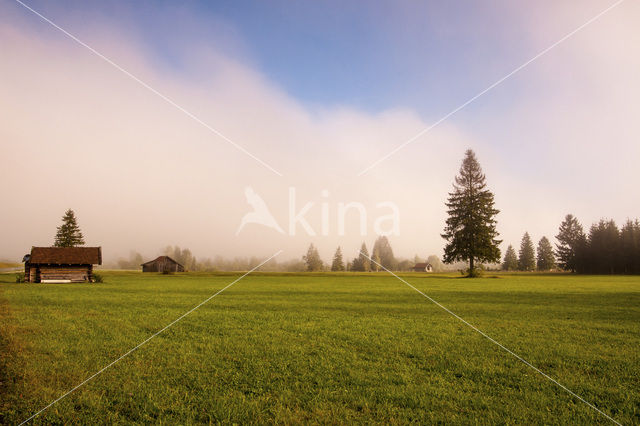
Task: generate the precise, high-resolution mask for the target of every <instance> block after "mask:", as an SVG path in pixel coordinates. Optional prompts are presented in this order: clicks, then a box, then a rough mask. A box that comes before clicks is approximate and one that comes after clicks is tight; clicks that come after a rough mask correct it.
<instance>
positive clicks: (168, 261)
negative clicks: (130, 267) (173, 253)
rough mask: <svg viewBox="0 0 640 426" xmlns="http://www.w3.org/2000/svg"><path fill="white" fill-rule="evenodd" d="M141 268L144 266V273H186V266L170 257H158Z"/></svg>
mask: <svg viewBox="0 0 640 426" xmlns="http://www.w3.org/2000/svg"><path fill="white" fill-rule="evenodd" d="M140 266H142V272H184V266H182V265H181V264H179V263H178V262H176V261H175V260H173V259H172V258H170V257H169V256H158V257H157V258H155V259H153V260H150V261H149V262H147V263H143V264H142V265H140Z"/></svg>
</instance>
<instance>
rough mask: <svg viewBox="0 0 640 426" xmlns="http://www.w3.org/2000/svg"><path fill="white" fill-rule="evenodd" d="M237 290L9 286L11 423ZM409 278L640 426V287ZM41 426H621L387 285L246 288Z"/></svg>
mask: <svg viewBox="0 0 640 426" xmlns="http://www.w3.org/2000/svg"><path fill="white" fill-rule="evenodd" d="M237 276H238V275H237V274H236V275H234V274H217V275H190V274H187V275H169V276H167V275H164V276H163V275H155V274H148V275H147V274H145V275H142V274H139V273H105V274H104V277H105V283H103V284H86V285H85V284H55V285H41V284H15V283H13V281H14V277H13V275H0V320H1V324H2V326H1V328H0V339H1V340H0V351H2V354H1V355H2V356H1V357H0V381H2V384H1V385H0V392H1V393H2V394H0V422H3V423H9V424H14V423H19V422H21V421H23V420H25V419H26V418H28V417H29V416H30V415H32V414H33V413H35V412H36V411H38V410H39V409H41V408H43V407H44V406H45V405H47V404H48V403H49V402H51V401H52V400H54V399H56V398H58V397H59V396H61V395H62V394H63V393H65V392H66V391H67V390H69V389H71V388H73V387H74V386H75V385H77V384H79V383H81V382H82V381H83V380H85V379H86V378H87V377H89V376H91V375H92V374H93V373H95V372H97V371H98V370H100V369H101V368H102V367H104V366H105V365H107V364H109V363H110V362H111V361H113V360H115V359H117V358H118V357H120V356H121V355H122V354H123V353H125V352H127V351H128V350H129V349H130V348H132V347H134V346H135V345H137V344H138V343H140V342H141V341H143V340H144V339H146V338H147V337H149V336H150V335H152V334H153V333H155V332H156V331H158V330H160V329H161V328H162V327H163V326H164V325H166V324H168V323H169V322H171V321H172V320H174V319H175V318H177V317H179V316H180V315H181V314H183V313H184V312H186V311H188V310H189V309H191V308H192V307H194V306H195V305H197V304H198V303H200V302H201V301H202V300H204V299H206V298H207V297H209V296H210V295H212V294H213V293H215V292H216V291H218V290H220V289H222V288H223V287H224V286H226V285H227V284H228V283H230V282H232V281H233V280H234V279H235V278H236V277H237ZM403 277H405V279H407V281H409V282H410V283H411V284H413V285H414V286H416V287H417V288H419V289H420V290H422V291H424V292H425V293H426V294H428V295H430V296H432V297H433V298H435V299H436V300H437V301H439V302H440V303H442V304H443V305H445V306H447V307H448V308H450V309H451V310H452V311H453V312H455V313H457V314H458V315H460V316H461V317H463V318H465V319H466V320H468V321H469V322H470V323H472V324H474V325H475V326H477V327H478V328H480V329H481V330H483V331H485V332H486V333H487V334H489V335H490V336H492V337H493V338H495V339H496V340H497V341H499V342H500V343H502V344H504V345H505V346H506V347H508V348H510V349H511V350H513V351H514V352H516V353H517V354H519V355H521V356H522V357H523V358H525V359H526V360H528V361H530V362H531V363H532V364H534V365H535V366H538V367H539V368H540V369H542V370H543V371H544V372H546V373H547V374H549V375H550V376H552V377H554V378H556V379H557V380H558V381H559V382H560V383H562V384H564V385H565V386H567V387H568V388H569V389H571V390H572V391H574V392H576V393H577V394H578V395H580V396H582V397H584V398H585V399H586V400H587V401H589V402H591V403H593V404H594V405H596V406H597V407H598V408H600V409H601V410H602V411H604V412H605V413H607V414H608V415H610V416H612V417H613V418H615V419H616V420H617V421H619V422H621V423H623V424H633V423H635V424H638V423H640V277H609V276H606V277H584V276H578V277H576V276H567V275H504V276H500V277H499V278H493V279H492V278H483V279H460V278H458V277H454V276H451V277H446V276H440V277H437V276H425V275H411V274H407V275H403ZM33 422H34V423H37V424H50V423H88V424H103V423H104V424H106V423H120V424H125V423H126V424H129V423H149V422H152V423H165V424H175V423H180V424H189V423H217V422H222V423H268V422H277V423H346V422H359V423H371V422H373V423H408V422H416V423H435V422H444V423H474V424H475V423H481V424H494V423H498V424H505V423H509V424H513V423H520V424H567V423H573V424H576V423H603V424H606V423H610V422H609V421H608V420H607V419H606V418H605V417H604V416H602V415H600V414H598V413H597V412H596V411H595V410H594V409H592V408H590V407H588V406H587V405H586V404H584V403H583V402H581V401H579V400H577V399H576V398H574V397H571V396H570V395H569V394H567V393H566V392H565V391H563V390H562V389H560V388H559V387H558V386H556V385H555V384H553V383H551V382H550V381H548V380H547V379H545V378H544V377H542V376H541V375H540V374H538V373H536V372H535V371H533V370H532V369H530V368H529V367H527V366H526V365H524V364H523V363H522V362H520V361H518V360H517V359H515V358H514V357H513V356H511V355H509V354H508V353H506V352H505V351H504V350H502V349H500V348H499V347H497V346H496V345H494V344H492V343H491V342H490V341H489V340H487V339H486V338H484V337H483V336H481V335H480V334H478V333H477V332H475V331H473V330H472V329H470V328H469V327H468V326H466V325H464V324H463V323H461V322H460V321H458V320H457V319H455V318H454V317H452V316H451V315H450V314H448V313H446V312H445V311H443V310H442V309H440V308H439V307H437V306H436V305H434V304H433V303H431V302H429V301H428V300H427V299H425V298H424V297H423V296H421V295H420V294H418V293H417V292H415V291H414V290H412V289H410V288H409V287H407V286H406V285H405V284H403V283H402V282H400V281H399V280H397V279H396V278H394V277H391V276H388V275H383V274H375V275H373V274H372V275H366V274H363V275H350V274H344V275H331V274H318V275H304V274H301V275H286V274H284V275H283V274H281V275H277V274H256V275H250V276H247V277H246V278H244V279H243V280H241V281H239V282H238V283H237V284H235V285H234V286H232V287H231V288H229V289H227V290H226V291H225V292H223V293H221V294H220V295H219V296H217V297H216V298H214V299H212V300H210V301H209V302H208V303H207V304H205V305H203V306H202V307H201V308H199V309H198V310H196V311H194V312H193V313H192V314H191V315H189V316H188V317H186V318H185V319H183V320H182V321H180V322H179V323H177V324H175V325H174V326H173V327H171V328H170V329H168V330H167V331H165V332H163V333H162V334H160V335H158V337H156V338H154V339H153V340H151V341H149V343H147V344H146V345H144V346H142V347H141V348H140V349H139V350H137V351H135V352H133V353H132V354H131V355H129V356H128V357H126V358H124V359H123V360H121V361H120V362H118V363H117V364H115V365H114V366H113V367H111V368H109V369H108V370H106V371H104V373H102V374H101V375H99V376H97V377H95V378H94V379H93V380H92V381H90V382H89V383H87V384H86V385H84V386H82V387H81V388H79V389H78V390H77V391H75V392H74V393H72V394H71V395H69V396H68V397H66V398H64V399H63V400H61V401H60V402H59V403H57V404H56V405H54V406H52V407H51V408H49V409H47V410H46V411H45V412H43V413H42V414H41V415H40V416H38V417H36V418H35V419H34V420H33Z"/></svg>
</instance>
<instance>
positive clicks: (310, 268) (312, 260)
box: [302, 243, 323, 272]
mask: <svg viewBox="0 0 640 426" xmlns="http://www.w3.org/2000/svg"><path fill="white" fill-rule="evenodd" d="M302 260H304V262H305V263H306V265H307V272H316V271H322V267H323V264H322V259H320V254H319V253H318V249H316V248H315V246H314V245H313V243H312V244H311V245H310V246H309V249H308V250H307V254H306V255H305V256H302Z"/></svg>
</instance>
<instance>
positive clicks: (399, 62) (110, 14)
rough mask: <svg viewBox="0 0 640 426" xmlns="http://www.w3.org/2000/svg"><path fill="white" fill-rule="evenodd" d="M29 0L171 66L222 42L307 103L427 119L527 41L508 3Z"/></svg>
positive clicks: (71, 24) (503, 67)
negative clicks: (412, 113) (402, 111)
mask: <svg viewBox="0 0 640 426" xmlns="http://www.w3.org/2000/svg"><path fill="white" fill-rule="evenodd" d="M28 4H29V5H31V6H32V7H34V8H36V9H37V10H39V11H41V12H42V13H43V14H44V15H45V16H48V17H50V18H51V19H53V20H54V21H55V22H58V23H61V24H64V26H65V27H66V28H69V29H71V30H73V29H76V31H81V32H82V31H83V28H80V29H79V30H78V29H77V28H78V24H80V27H82V23H81V22H78V21H85V22H90V21H91V20H100V21H104V20H108V21H111V23H112V24H113V25H116V26H119V27H124V28H128V29H129V30H131V31H133V32H135V33H136V34H137V35H138V36H139V37H140V38H141V39H143V40H144V41H145V43H147V45H148V46H149V47H152V48H153V49H154V53H155V54H156V55H157V57H158V59H159V60H160V61H161V62H160V63H162V64H163V65H164V66H168V67H170V68H174V69H176V70H180V67H181V66H183V65H184V64H182V63H181V59H180V55H181V50H182V49H184V48H185V45H188V44H190V43H197V44H199V45H208V46H210V47H213V48H215V49H218V50H222V51H224V52H226V53H227V54H229V55H232V56H235V57H237V58H239V59H241V60H244V61H247V62H249V63H251V64H252V65H253V66H255V67H257V68H258V69H259V70H260V71H261V72H262V73H264V74H265V76H267V77H268V78H269V79H270V80H271V81H273V82H274V83H275V84H277V85H279V86H280V87H281V88H283V90H285V91H286V92H287V93H288V94H290V95H291V96H293V97H295V98H296V99H298V100H299V101H301V102H304V103H305V104H308V105H309V106H310V107H317V108H322V107H323V106H333V105H347V106H353V107H357V108H359V109H363V110H366V111H371V112H376V111H382V110H385V109H389V108H394V107H409V108H412V109H415V110H417V111H419V112H420V113H421V114H424V115H425V116H434V117H435V116H437V115H442V114H444V113H446V112H448V110H450V109H452V108H453V107H454V106H456V105H457V104H459V103H461V102H463V101H464V100H466V99H467V98H468V97H470V96H472V95H473V94H475V93H477V92H478V91H480V90H482V89H483V88H484V87H486V86H487V85H488V84H490V83H492V82H493V81H495V80H496V79H498V78H500V77H501V76H502V75H504V74H505V73H506V72H508V71H510V70H511V69H513V68H514V67H515V66H517V65H519V64H520V63H521V62H523V61H524V60H526V59H528V58H529V57H530V56H531V55H532V54H534V52H535V51H534V49H535V48H536V46H532V45H531V43H530V42H529V40H528V39H527V38H526V37H525V35H524V34H523V31H522V29H521V28H518V27H517V26H513V25H511V23H510V19H511V15H512V14H513V10H512V9H510V8H506V7H494V8H489V7H487V5H486V4H482V3H480V2H475V1H461V2H432V3H424V4H420V3H417V2H414V3H398V2H366V3H357V2H353V3H349V2H287V1H276V2H259V1H257V2H236V1H216V2H206V1H200V2H194V1H192V2H185V3H181V4H180V5H176V4H174V2H135V3H130V4H121V3H117V2H65V3H59V2H55V3H53V2H43V1H33V2H28ZM495 4H496V5H498V6H499V4H498V3H495ZM24 14H25V15H28V14H29V13H28V12H27V11H24ZM32 19H33V17H32ZM471 70H472V71H471ZM497 102H499V100H497Z"/></svg>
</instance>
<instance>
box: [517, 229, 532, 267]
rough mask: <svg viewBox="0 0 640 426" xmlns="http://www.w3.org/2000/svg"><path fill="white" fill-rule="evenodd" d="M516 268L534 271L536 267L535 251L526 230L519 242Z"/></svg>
mask: <svg viewBox="0 0 640 426" xmlns="http://www.w3.org/2000/svg"><path fill="white" fill-rule="evenodd" d="M518 269H519V270H520V271H534V270H535V269H536V252H535V248H533V242H532V241H531V237H530V236H529V233H528V232H525V233H524V235H523V236H522V242H521V243H520V252H519V253H518Z"/></svg>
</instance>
